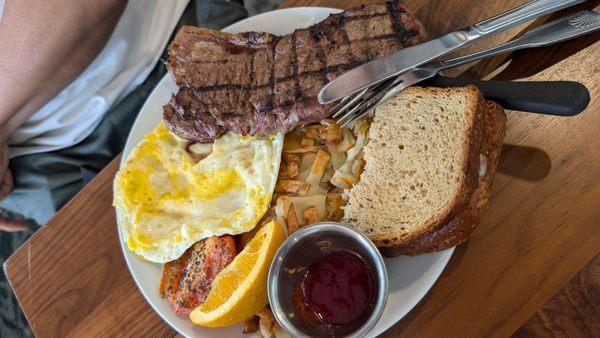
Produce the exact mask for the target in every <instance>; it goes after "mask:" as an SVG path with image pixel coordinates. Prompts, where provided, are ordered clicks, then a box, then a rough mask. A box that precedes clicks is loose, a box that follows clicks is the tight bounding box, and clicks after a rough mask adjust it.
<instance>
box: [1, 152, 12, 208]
mask: <svg viewBox="0 0 600 338" xmlns="http://www.w3.org/2000/svg"><path fill="white" fill-rule="evenodd" d="M13 184H14V182H13V177H12V173H11V172H10V168H9V167H8V144H6V143H5V144H3V145H0V201H2V200H3V199H4V198H6V196H8V194H9V193H10V191H11V190H12V188H13Z"/></svg>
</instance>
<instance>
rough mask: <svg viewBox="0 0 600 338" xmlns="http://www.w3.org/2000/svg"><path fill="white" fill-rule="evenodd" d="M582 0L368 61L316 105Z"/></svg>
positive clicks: (542, 2) (551, 3) (551, 2)
mask: <svg viewBox="0 0 600 338" xmlns="http://www.w3.org/2000/svg"><path fill="white" fill-rule="evenodd" d="M584 1H586V0H535V1H530V2H528V3H526V4H524V5H522V6H520V7H517V8H514V9H512V10H510V11H508V12H505V13H502V14H500V15H497V16H495V17H493V18H490V19H487V20H485V21H482V22H479V23H477V24H475V25H473V26H470V27H467V28H465V29H462V30H458V31H456V32H452V33H449V34H446V35H444V36H442V37H440V38H438V39H434V40H430V41H428V42H425V43H422V44H419V45H416V46H412V47H408V48H404V49H402V50H400V51H398V52H396V53H394V54H391V55H389V56H387V57H385V58H381V59H378V60H374V61H371V62H369V63H366V64H364V65H362V66H359V67H357V68H355V69H353V70H350V71H348V72H346V73H344V74H342V75H340V76H339V77H337V78H335V79H333V80H332V81H331V82H330V83H328V84H327V85H325V87H323V89H321V91H320V92H319V95H318V100H319V102H320V103H322V104H325V103H330V102H333V101H336V100H339V99H342V98H344V97H346V96H348V95H350V94H353V93H356V92H358V91H360V90H363V89H365V88H367V87H369V86H371V85H373V84H376V83H379V82H381V81H384V80H386V79H389V78H391V77H394V76H397V75H399V74H401V73H403V72H406V71H407V70H410V69H411V68H414V67H417V66H419V65H422V64H424V63H427V62H429V61H432V60H434V59H437V58H439V57H440V56H443V55H446V54H448V53H451V52H454V51H456V50H458V49H460V48H462V47H464V46H466V45H467V44H470V43H472V42H474V41H476V40H479V39H481V38H483V37H488V36H490V35H492V34H496V33H499V32H502V31H504V30H506V29H509V28H511V27H514V26H517V25H519V24H522V23H524V22H527V21H529V20H533V19H535V18H538V17H540V16H543V15H546V14H549V13H552V12H555V11H557V10H560V9H563V8H566V7H569V6H573V5H575V4H578V3H582V2H584Z"/></svg>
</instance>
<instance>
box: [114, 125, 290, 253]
mask: <svg viewBox="0 0 600 338" xmlns="http://www.w3.org/2000/svg"><path fill="white" fill-rule="evenodd" d="M282 147H283V133H277V134H274V135H271V136H267V137H251V136H241V135H237V134H234V133H231V132H230V133H227V134H225V135H223V136H221V137H220V138H219V139H217V140H216V141H215V142H214V143H213V144H212V152H210V154H209V155H208V156H207V157H205V158H204V159H202V160H200V161H197V160H198V159H197V158H194V156H190V153H189V141H186V140H183V139H181V138H179V137H177V136H176V135H174V134H172V133H171V132H170V131H169V130H168V129H167V128H166V127H165V126H164V125H163V124H162V123H161V124H159V125H158V126H157V127H156V128H155V129H154V130H153V131H152V132H151V133H149V134H148V135H146V136H145V137H144V138H143V139H142V141H141V142H140V143H139V144H138V145H137V147H136V148H135V149H134V150H133V151H132V152H131V155H130V156H129V157H128V158H127V161H126V162H125V164H124V165H123V166H122V168H121V170H120V171H119V172H118V173H117V175H116V177H115V181H114V201H113V204H114V206H115V207H116V209H117V217H118V220H119V227H120V228H121V230H122V235H123V237H124V240H125V242H126V244H127V247H128V248H129V250H131V251H132V252H134V253H135V254H136V255H138V256H139V257H142V258H143V259H146V260H148V261H151V262H156V263H164V262H168V261H172V260H174V259H176V258H178V257H179V256H181V255H182V254H183V252H184V251H185V250H186V249H187V248H189V247H190V246H192V245H193V244H194V243H195V242H197V241H199V240H201V239H204V238H207V237H210V236H220V235H224V234H229V235H235V234H240V233H244V232H248V231H250V230H252V229H253V228H254V227H255V226H256V224H257V223H258V221H259V220H260V219H261V218H262V216H263V215H264V214H265V212H266V211H267V209H268V207H269V204H270V202H271V197H272V194H273V189H274V187H275V182H276V181H277V174H278V172H279V163H280V159H281V151H282ZM186 149H187V150H186Z"/></svg>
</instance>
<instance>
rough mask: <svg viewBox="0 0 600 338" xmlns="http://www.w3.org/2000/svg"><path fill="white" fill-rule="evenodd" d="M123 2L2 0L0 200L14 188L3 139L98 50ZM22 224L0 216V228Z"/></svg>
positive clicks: (119, 15)
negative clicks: (3, 2) (3, 1)
mask: <svg viewBox="0 0 600 338" xmlns="http://www.w3.org/2000/svg"><path fill="white" fill-rule="evenodd" d="M126 4H127V0H93V1H81V0H44V1H37V0H5V4H4V11H3V14H2V17H1V18H0V46H1V47H0V200H2V199H4V197H6V195H8V193H9V192H10V190H11V189H12V185H13V179H12V175H11V173H10V170H9V169H8V146H7V144H6V142H7V140H8V138H9V137H10V135H11V134H12V132H14V131H15V130H16V129H17V128H18V127H19V126H20V125H21V124H23V123H24V122H25V121H27V119H29V117H30V116H31V115H33V113H35V112H36V111H37V110H38V109H40V108H41V107H42V106H43V105H44V104H45V103H46V102H48V101H49V100H50V99H52V98H53V97H54V96H56V94H58V93H59V92H60V91H61V90H62V89H63V88H64V87H66V86H67V85H68V84H69V83H70V82H71V81H73V80H74V79H75V78H76V77H77V76H78V75H79V74H80V73H81V72H82V71H83V70H84V69H85V68H86V67H87V66H88V65H89V64H90V63H91V62H92V60H93V59H94V57H95V56H96V55H97V54H98V53H99V52H100V51H101V50H102V48H103V47H104V45H105V44H106V42H107V41H108V39H109V38H110V35H111V33H112V31H113V30H114V27H115V25H116V24H117V22H118V20H119V18H120V17H121V14H122V13H123V10H124V9H125V5H126ZM24 227H25V225H24V223H23V222H22V221H21V222H16V223H15V221H11V220H6V219H3V218H1V217H0V231H1V230H5V231H6V230H22V229H23V228H24Z"/></svg>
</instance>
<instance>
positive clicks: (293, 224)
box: [286, 203, 300, 236]
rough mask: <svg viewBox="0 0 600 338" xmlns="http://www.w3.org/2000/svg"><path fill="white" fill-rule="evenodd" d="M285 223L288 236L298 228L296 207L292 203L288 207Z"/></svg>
mask: <svg viewBox="0 0 600 338" xmlns="http://www.w3.org/2000/svg"><path fill="white" fill-rule="evenodd" d="M286 225H287V230H288V236H289V235H291V234H293V233H294V232H296V231H298V230H299V229H300V222H299V221H298V217H297V216H296V207H295V206H294V203H292V204H291V205H290V207H289V209H288V212H287V217H286Z"/></svg>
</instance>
